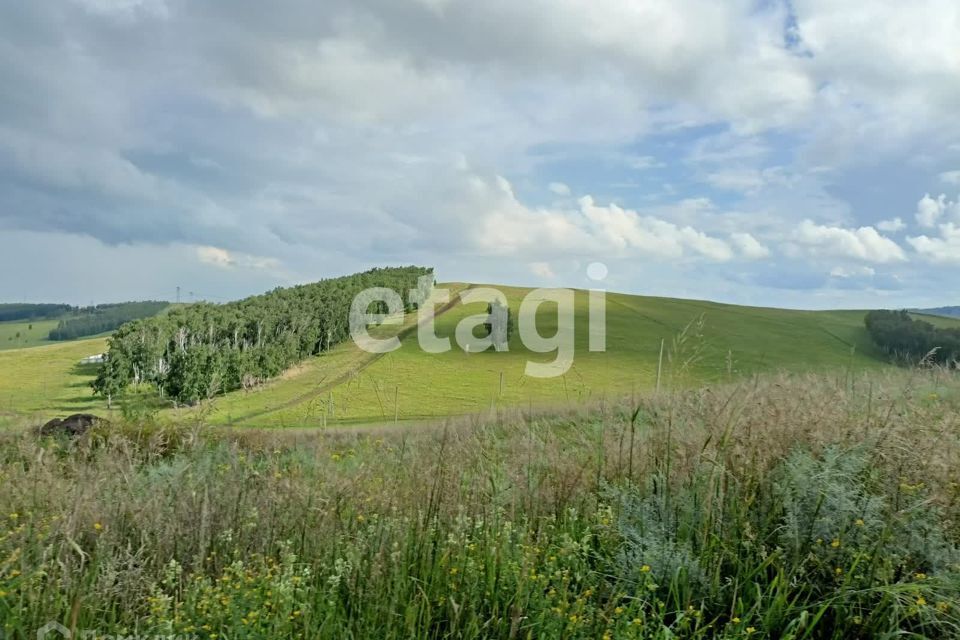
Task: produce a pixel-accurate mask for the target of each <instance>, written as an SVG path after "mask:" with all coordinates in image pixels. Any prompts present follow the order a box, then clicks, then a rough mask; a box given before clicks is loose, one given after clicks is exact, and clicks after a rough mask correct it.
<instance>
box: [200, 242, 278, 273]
mask: <svg viewBox="0 0 960 640" xmlns="http://www.w3.org/2000/svg"><path fill="white" fill-rule="evenodd" d="M196 252H197V259H198V260H199V261H200V262H202V263H204V264H210V265H213V266H215V267H220V268H222V269H230V268H234V267H240V268H243V269H258V270H259V269H266V270H275V269H278V268H279V267H280V261H279V260H277V259H275V258H264V257H262V256H252V255H248V254H245V253H237V252H232V251H227V250H226V249H222V248H220V247H212V246H200V247H196Z"/></svg>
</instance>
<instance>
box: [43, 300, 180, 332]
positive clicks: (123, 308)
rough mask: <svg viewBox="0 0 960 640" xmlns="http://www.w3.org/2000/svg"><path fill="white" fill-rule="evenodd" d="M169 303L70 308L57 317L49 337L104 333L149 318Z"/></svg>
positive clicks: (131, 303) (151, 302) (135, 303)
mask: <svg viewBox="0 0 960 640" xmlns="http://www.w3.org/2000/svg"><path fill="white" fill-rule="evenodd" d="M168 306H170V303H168V302H155V301H147V302H122V303H119V304H101V305H96V306H93V307H83V308H79V309H74V310H73V311H72V313H71V317H68V318H64V319H63V320H61V321H60V323H59V324H58V325H57V327H56V328H55V329H52V330H51V331H50V340H75V339H77V338H83V337H85V336H94V335H97V334H98V333H107V332H108V331H113V330H114V329H117V328H119V327H120V326H122V325H123V324H125V323H127V322H130V321H132V320H139V319H141V318H150V317H153V316H155V315H157V314H158V313H160V312H161V311H163V310H164V309H166V308H167V307H168Z"/></svg>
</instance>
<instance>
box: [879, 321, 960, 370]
mask: <svg viewBox="0 0 960 640" xmlns="http://www.w3.org/2000/svg"><path fill="white" fill-rule="evenodd" d="M865 323H866V326H867V331H869V332H870V337H871V338H873V341H874V342H875V343H876V344H877V346H879V347H880V348H881V349H883V350H884V351H885V352H886V353H888V354H889V355H891V356H893V357H894V358H896V359H898V360H902V361H906V362H910V363H914V364H915V363H918V362H920V361H929V362H932V363H936V364H941V365H947V366H956V364H957V361H958V360H960V328H953V327H948V328H940V327H937V326H934V325H933V324H931V323H929V322H926V321H924V320H917V319H915V318H913V317H911V316H910V314H909V313H908V312H906V311H871V312H870V313H868V314H867V316H866V319H865Z"/></svg>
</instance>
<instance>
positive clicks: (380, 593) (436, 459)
mask: <svg viewBox="0 0 960 640" xmlns="http://www.w3.org/2000/svg"><path fill="white" fill-rule="evenodd" d="M901 375H902V377H901V378H898V380H899V382H898V385H897V386H895V385H890V386H887V383H885V381H884V380H880V379H877V380H871V382H872V383H875V384H871V386H870V387H869V390H868V389H867V388H864V389H863V390H862V391H861V392H859V393H858V392H856V391H853V390H841V389H838V388H837V385H836V384H835V380H832V379H826V378H819V379H815V380H808V381H805V382H803V381H797V380H792V381H788V380H778V381H774V382H772V383H769V384H766V383H759V384H758V386H753V385H751V386H750V387H749V388H744V387H739V388H737V387H733V386H730V387H725V388H723V389H719V390H717V389H714V390H711V391H707V390H703V389H701V390H697V391H691V392H688V393H684V394H667V393H664V394H661V395H660V396H657V397H656V398H651V399H645V400H643V401H641V404H640V406H639V407H635V406H632V405H616V406H613V405H610V404H606V403H605V404H604V406H603V407H602V408H598V409H597V410H594V411H588V412H586V411H585V412H581V413H579V414H576V415H566V416H560V417H551V416H541V417H534V416H519V417H517V418H516V419H512V418H510V417H509V416H500V417H499V418H498V419H497V420H496V421H491V422H489V423H486V424H478V423H477V422H475V421H470V422H468V421H465V422H463V423H461V424H459V425H457V424H454V425H453V426H451V428H449V429H431V428H424V427H423V426H418V427H417V428H413V429H403V428H398V429H393V430H377V431H375V432H372V431H371V430H369V429H358V430H356V431H354V432H345V431H342V432H338V433H333V432H319V431H314V432H311V433H310V434H309V435H308V436H307V437H304V436H303V434H300V435H296V434H289V433H282V432H252V431H245V432H238V431H237V430H230V431H229V432H228V433H225V434H216V433H211V432H209V431H204V430H201V429H196V430H190V429H185V428H181V430H179V431H178V430H171V429H173V428H172V427H169V426H163V425H158V424H156V423H155V420H156V418H155V416H151V415H149V414H144V413H142V412H140V411H139V410H137V409H135V408H128V404H127V403H125V404H124V412H123V413H124V415H125V416H126V418H125V419H124V420H123V421H118V422H117V423H115V424H113V425H111V426H110V427H109V428H105V429H101V428H100V427H98V428H96V429H95V430H94V431H93V432H92V433H91V434H89V437H88V438H85V439H81V440H79V441H76V442H73V443H70V444H69V445H67V446H64V445H63V443H62V442H56V441H52V442H48V441H44V442H40V443H38V442H36V441H35V440H33V439H32V438H30V437H27V436H24V437H21V438H15V437H7V438H4V439H2V440H0V630H2V631H3V633H4V635H5V637H7V638H13V639H20V638H33V637H36V630H37V629H38V628H39V627H40V626H41V625H43V624H44V623H46V622H47V621H49V620H56V621H59V622H61V623H63V624H65V625H67V626H68V628H71V629H73V630H74V631H75V634H79V633H81V632H83V631H87V632H94V631H95V632H96V633H97V634H98V635H99V636H103V635H111V636H115V635H123V636H130V635H140V636H156V635H162V636H164V637H169V636H171V635H175V634H181V635H196V636H198V637H202V638H205V639H208V640H213V639H214V638H239V637H242V638H281V637H282V638H296V637H300V636H302V637H303V638H331V639H332V638H385V639H397V640H399V639H408V638H436V639H440V638H463V639H470V640H473V639H476V640H479V639H480V638H502V639H504V640H507V639H515V638H565V639H580V638H593V639H596V638H600V639H603V638H608V639H612V638H637V639H641V638H642V639H647V638H649V639H657V640H666V639H668V638H669V639H678V638H685V639H686V638H690V639H706V638H724V639H730V640H733V639H742V638H748V637H751V638H785V639H791V640H800V639H801V638H803V639H808V640H818V639H828V638H829V639H831V640H834V639H835V640H841V639H845V638H877V637H918V638H920V637H925V638H954V637H958V631H960V610H958V604H957V603H958V602H960V566H958V565H957V562H958V561H960V558H958V555H957V544H958V542H960V531H958V530H957V529H956V528H955V527H954V526H953V524H952V523H954V522H956V521H957V518H958V516H960V496H958V495H957V494H956V487H955V480H956V476H955V470H954V467H953V466H951V464H950V463H951V462H955V460H956V456H957V454H958V452H960V441H958V440H957V438H956V433H955V428H956V425H955V423H954V422H949V421H948V420H946V418H948V417H949V416H955V415H956V410H957V405H956V403H955V402H954V403H952V404H950V403H947V402H945V401H944V400H943V399H942V398H940V397H938V398H936V399H933V398H931V397H929V395H928V394H924V395H923V396H921V397H911V396H910V394H909V391H910V389H911V388H912V387H911V384H912V383H911V382H910V380H908V379H907V378H908V375H907V374H906V373H902V374H901ZM945 380H946V382H945V384H951V385H956V379H953V378H950V379H945ZM900 382H902V384H900ZM880 397H883V398H886V399H887V400H885V401H884V405H885V406H883V407H881V408H880V411H879V412H877V413H874V414H873V416H874V417H873V418H871V415H870V413H869V411H870V409H869V408H873V410H875V411H876V409H877V407H876V405H875V403H877V402H879V401H878V398H880ZM129 406H130V407H134V405H132V404H131V405H129ZM888 412H889V413H890V414H896V415H897V416H898V417H897V419H896V420H892V421H889V422H883V421H882V420H877V419H876V415H877V414H879V415H881V416H882V415H886V414H887V413H888ZM904 470H908V471H904ZM903 473H909V474H910V476H911V477H909V478H906V477H901V475H902V474H903Z"/></svg>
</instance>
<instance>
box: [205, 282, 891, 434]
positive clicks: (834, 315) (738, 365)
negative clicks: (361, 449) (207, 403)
mask: <svg viewBox="0 0 960 640" xmlns="http://www.w3.org/2000/svg"><path fill="white" fill-rule="evenodd" d="M499 288H500V289H501V290H503V291H504V293H505V294H506V295H507V296H508V299H509V302H510V305H511V308H513V309H514V310H516V309H517V307H518V306H519V304H520V301H521V299H522V298H523V296H524V295H526V293H527V292H528V291H529V290H528V289H522V288H504V287H499ZM482 312H483V308H482V305H470V306H463V305H460V306H456V307H454V308H453V309H452V310H450V311H449V312H447V313H446V314H444V315H442V316H441V317H439V318H438V319H437V322H436V329H437V335H438V336H440V337H451V338H452V336H453V335H454V331H455V328H456V325H457V323H458V322H459V321H460V320H461V319H463V318H465V317H466V316H468V315H472V314H476V313H482ZM701 317H702V318H703V323H704V324H703V332H702V337H701V338H699V339H698V338H695V337H693V336H689V337H688V339H687V340H686V342H685V344H684V345H674V341H675V339H676V338H677V336H678V335H679V334H681V332H682V331H683V330H684V328H685V327H686V326H687V325H689V324H691V323H696V321H697V320H698V319H699V318H701ZM863 317H864V312H860V311H822V312H812V311H790V310H780V309H764V308H751V307H739V306H733V305H724V304H717V303H710V302H700V301H690V300H677V299H669V298H651V297H643V296H631V295H624V294H609V295H608V299H607V351H606V352H603V353H591V352H589V351H588V350H587V344H588V335H589V334H588V325H587V319H588V303H587V294H586V292H581V291H578V292H577V294H576V314H575V344H576V351H575V358H574V364H573V366H572V367H571V369H570V370H569V371H568V372H567V373H566V375H564V376H562V377H557V378H548V379H537V378H531V377H528V376H526V375H524V368H525V365H526V362H527V361H528V360H533V361H537V362H549V361H551V360H552V359H553V358H554V354H533V353H530V352H529V351H527V350H526V349H524V347H523V345H522V344H521V342H520V340H519V336H518V335H517V334H518V332H514V336H513V337H512V339H511V342H510V351H509V352H506V353H495V352H493V351H490V352H485V353H476V352H474V353H467V352H465V351H463V350H461V349H460V348H459V347H457V346H456V345H455V343H454V347H453V349H452V350H451V351H449V352H447V353H443V354H427V353H424V352H423V351H422V350H421V349H419V348H418V345H417V342H416V334H415V333H414V334H411V335H408V336H407V337H406V338H405V339H404V340H403V343H402V347H401V348H400V349H399V350H397V351H395V352H393V353H389V354H386V355H384V356H382V357H379V358H376V359H374V360H372V361H370V362H367V363H365V364H363V365H362V366H356V363H357V362H363V356H364V355H366V354H362V353H361V352H359V350H358V349H356V347H354V346H353V345H348V346H345V347H343V348H340V349H337V350H335V351H334V352H333V353H331V354H329V355H327V356H323V357H320V358H317V359H315V360H313V361H311V362H309V363H307V364H306V365H304V366H303V367H301V368H300V369H299V370H298V371H296V372H291V373H289V374H288V375H287V376H286V378H285V379H284V380H282V381H278V382H274V383H272V384H271V385H269V386H268V387H267V388H265V389H263V390H260V391H254V392H251V393H246V394H244V393H239V394H231V395H228V396H226V397H223V398H220V399H218V400H217V401H216V405H215V409H214V410H213V412H212V413H211V414H210V416H209V419H210V420H212V421H213V422H215V423H223V424H238V425H239V424H242V425H251V426H301V425H322V424H333V423H341V422H390V421H393V420H394V419H395V418H399V419H401V420H402V419H410V418H423V417H438V416H444V415H450V414H462V413H470V412H476V411H483V410H487V409H490V408H491V407H496V406H511V405H513V406H516V405H528V404H535V405H541V404H546V403H558V402H559V403H577V402H581V401H587V400H589V399H596V398H598V397H603V396H606V397H610V396H614V395H622V394H629V393H631V392H634V391H636V392H643V391H647V390H650V389H652V388H654V386H655V385H656V376H657V368H658V361H659V357H660V346H661V341H663V342H664V344H665V355H664V364H663V375H662V378H663V379H662V383H661V384H662V385H664V386H666V385H674V386H680V385H690V384H701V383H711V382H719V381H724V380H727V379H728V378H736V377H741V376H746V375H751V374H754V373H758V372H772V371H779V370H789V371H813V370H816V371H834V370H835V371H839V372H845V371H847V370H849V369H853V370H864V369H874V368H879V367H883V366H886V365H885V359H884V358H883V357H882V356H881V354H880V353H879V352H878V351H877V350H876V349H875V348H874V346H873V345H872V344H871V342H870V340H869V337H868V336H867V334H866V331H865V330H864V328H863ZM538 328H539V330H540V333H541V334H543V335H546V336H550V335H552V334H553V333H555V331H556V315H555V313H551V312H549V310H548V309H544V310H543V311H542V313H541V315H540V317H538ZM697 354H699V356H697ZM691 358H693V359H694V362H692V363H690V364H689V366H687V367H684V366H683V365H681V362H684V361H687V360H689V359H691ZM351 364H353V365H354V366H353V367H352V368H351ZM345 373H346V375H345ZM501 377H502V382H501ZM501 385H502V386H501ZM294 389H296V390H297V391H296V393H294V392H293V390H294Z"/></svg>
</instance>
